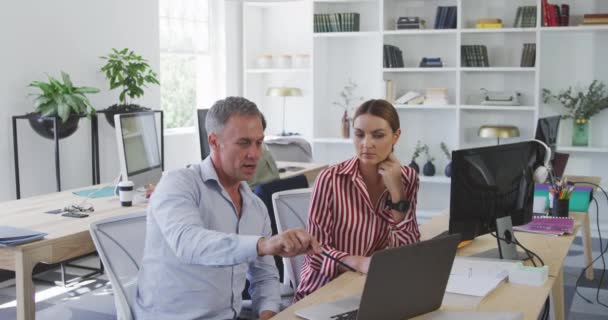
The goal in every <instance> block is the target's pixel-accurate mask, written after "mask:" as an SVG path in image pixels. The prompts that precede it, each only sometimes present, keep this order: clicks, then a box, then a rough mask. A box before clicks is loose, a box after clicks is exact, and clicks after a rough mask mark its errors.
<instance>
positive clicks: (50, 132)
mask: <svg viewBox="0 0 608 320" xmlns="http://www.w3.org/2000/svg"><path fill="white" fill-rule="evenodd" d="M47 77H48V82H43V81H32V83H30V85H29V86H30V87H32V88H38V89H40V93H33V94H32V96H35V97H36V98H35V100H34V106H35V110H34V112H33V113H30V114H29V115H28V117H29V119H28V120H29V123H30V126H31V127H32V129H34V131H35V132H36V133H38V134H39V135H40V136H42V137H45V138H48V139H53V138H54V136H55V129H54V121H53V119H52V118H51V117H55V116H56V117H58V118H59V122H58V123H57V136H58V138H59V139H63V138H66V137H69V136H70V135H72V134H73V133H74V132H76V130H77V129H78V122H79V121H80V117H82V116H86V117H87V118H89V119H90V117H91V116H92V115H94V114H95V108H94V107H93V105H92V104H91V102H90V101H89V99H88V98H87V96H86V95H87V94H92V93H97V92H99V89H97V88H92V87H76V86H74V84H73V83H72V80H71V79H70V76H69V75H68V74H67V73H65V72H63V71H62V72H61V80H58V79H56V78H53V77H51V76H47Z"/></svg>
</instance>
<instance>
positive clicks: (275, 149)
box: [264, 136, 312, 162]
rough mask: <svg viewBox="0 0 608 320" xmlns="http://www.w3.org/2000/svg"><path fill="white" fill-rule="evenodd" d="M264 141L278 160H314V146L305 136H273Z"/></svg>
mask: <svg viewBox="0 0 608 320" xmlns="http://www.w3.org/2000/svg"><path fill="white" fill-rule="evenodd" d="M264 143H266V145H267V146H268V149H269V150H270V153H271V154H272V157H273V158H274V159H275V160H276V161H293V162H312V148H311V146H310V142H308V141H307V140H306V139H304V138H301V137H280V136H276V137H275V136H273V137H268V138H266V139H264Z"/></svg>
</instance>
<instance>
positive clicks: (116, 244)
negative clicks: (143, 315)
mask: <svg viewBox="0 0 608 320" xmlns="http://www.w3.org/2000/svg"><path fill="white" fill-rule="evenodd" d="M90 232H91V237H92V238H93V243H95V248H96V249H97V252H98V253H99V258H100V259H101V261H102V262H103V264H104V266H105V270H106V272H107V275H108V278H109V279H110V283H111V284H112V289H113V291H114V304H115V306H116V314H117V318H118V319H119V320H132V319H134V314H133V311H132V306H133V304H134V303H135V294H136V290H137V273H138V271H139V268H140V263H141V260H142V258H143V253H144V245H145V238H146V212H137V213H132V214H129V215H124V216H120V217H112V218H108V219H104V220H100V221H97V222H93V223H91V227H90Z"/></svg>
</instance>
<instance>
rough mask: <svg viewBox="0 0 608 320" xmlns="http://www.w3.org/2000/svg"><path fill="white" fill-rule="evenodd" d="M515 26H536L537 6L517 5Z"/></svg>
mask: <svg viewBox="0 0 608 320" xmlns="http://www.w3.org/2000/svg"><path fill="white" fill-rule="evenodd" d="M513 27H514V28H536V6H521V7H517V13H516V14H515V23H514V24H513Z"/></svg>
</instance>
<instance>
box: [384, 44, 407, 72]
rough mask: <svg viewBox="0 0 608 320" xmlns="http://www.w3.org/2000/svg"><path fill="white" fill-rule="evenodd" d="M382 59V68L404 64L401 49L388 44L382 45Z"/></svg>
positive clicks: (401, 66)
mask: <svg viewBox="0 0 608 320" xmlns="http://www.w3.org/2000/svg"><path fill="white" fill-rule="evenodd" d="M382 61H383V66H384V68H403V67H404V66H405V65H404V63H403V54H402V52H401V49H399V48H398V47H395V46H393V45H390V44H385V45H384V46H383V50H382Z"/></svg>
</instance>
